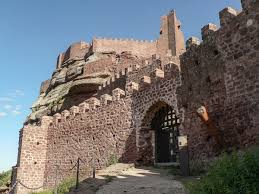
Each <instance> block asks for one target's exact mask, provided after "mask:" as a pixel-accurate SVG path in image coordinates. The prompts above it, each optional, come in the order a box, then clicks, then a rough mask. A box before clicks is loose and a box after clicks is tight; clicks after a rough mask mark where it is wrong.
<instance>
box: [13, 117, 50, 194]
mask: <svg viewBox="0 0 259 194" xmlns="http://www.w3.org/2000/svg"><path fill="white" fill-rule="evenodd" d="M51 122H52V120H51V117H46V116H44V117H43V118H42V120H41V123H39V124H37V125H36V124H35V125H27V126H24V127H23V129H22V130H21V131H20V144H19V155H18V163H17V166H18V168H17V169H16V171H17V173H16V174H17V175H16V177H15V179H16V180H17V181H21V182H20V183H18V184H17V187H16V191H17V193H24V194H25V193H29V192H31V191H32V190H31V189H27V188H25V187H24V186H22V185H21V184H25V185H26V186H29V187H32V188H43V180H44V173H45V170H46V169H45V164H46V159H47V157H46V156H47V155H46V154H47V143H48V141H47V133H48V126H49V124H50V123H51Z"/></svg>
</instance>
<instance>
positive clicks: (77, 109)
mask: <svg viewBox="0 0 259 194" xmlns="http://www.w3.org/2000/svg"><path fill="white" fill-rule="evenodd" d="M70 113H71V114H72V115H73V116H76V115H77V114H78V113H79V107H78V106H72V107H71V108H70Z"/></svg>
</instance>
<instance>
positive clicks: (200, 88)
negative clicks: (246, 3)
mask: <svg viewBox="0 0 259 194" xmlns="http://www.w3.org/2000/svg"><path fill="white" fill-rule="evenodd" d="M253 5H254V6H252V7H251V8H250V9H249V11H248V10H245V11H243V12H242V13H240V14H238V12H236V11H235V10H234V9H232V8H226V9H224V10H223V11H222V12H220V21H221V27H220V29H218V30H216V29H217V28H216V27H215V26H214V25H212V24H209V25H207V26H205V27H204V28H203V29H202V37H203V42H202V43H201V44H200V45H197V41H194V39H190V40H189V43H191V42H192V43H191V44H190V45H188V47H189V48H188V49H187V52H186V53H184V54H183V55H182V56H181V74H182V80H183V84H182V87H181V90H180V92H179V98H178V99H179V107H182V108H183V109H184V110H185V114H184V122H183V133H185V134H188V136H189V148H190V152H191V153H192V154H193V155H192V157H194V158H197V159H200V158H209V157H212V156H213V155H215V151H216V150H215V149H214V148H215V142H214V141H213V138H209V137H208V134H207V133H206V126H204V124H202V122H201V121H200V120H199V119H197V115H196V111H195V110H197V108H199V107H200V106H201V105H205V106H206V107H207V108H208V110H209V114H210V116H211V118H212V120H213V122H214V123H215V124H216V126H217V127H218V128H219V129H220V130H221V134H222V136H223V138H224V142H225V146H226V147H228V148H229V147H232V146H234V147H245V146H249V145H252V144H255V141H256V136H257V135H258V134H259V128H258V118H259V117H258V112H259V106H258V104H259V101H258V100H259V98H258V96H259V93H258V83H259V79H258V75H259V67H258V64H259V61H258V60H259V47H258V44H259V40H258V32H259V20H258V19H259V14H258V13H259V2H256V3H255V4H253ZM197 134H199V135H197Z"/></svg>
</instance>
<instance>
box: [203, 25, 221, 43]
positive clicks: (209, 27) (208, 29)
mask: <svg viewBox="0 0 259 194" xmlns="http://www.w3.org/2000/svg"><path fill="white" fill-rule="evenodd" d="M217 30H218V27H217V25H215V24H212V23H209V24H207V25H206V26H204V27H203V28H202V29H201V35H202V40H204V39H205V38H206V37H207V36H209V35H211V34H213V32H215V31H217Z"/></svg>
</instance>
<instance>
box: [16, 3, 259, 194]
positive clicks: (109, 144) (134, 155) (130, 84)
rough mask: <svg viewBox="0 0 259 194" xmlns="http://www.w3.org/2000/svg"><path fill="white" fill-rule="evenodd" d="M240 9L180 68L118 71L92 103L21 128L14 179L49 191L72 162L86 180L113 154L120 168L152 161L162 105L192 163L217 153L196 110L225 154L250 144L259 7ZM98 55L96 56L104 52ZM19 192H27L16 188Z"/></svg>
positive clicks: (152, 63) (258, 131) (193, 42)
mask: <svg viewBox="0 0 259 194" xmlns="http://www.w3.org/2000/svg"><path fill="white" fill-rule="evenodd" d="M242 5H243V6H244V7H243V8H244V11H243V12H241V13H239V12H237V11H235V10H234V9H232V8H226V9H224V10H223V11H222V12H220V23H221V27H220V28H219V29H218V28H217V27H216V26H215V25H213V24H209V25H206V26H205V27H204V28H202V38H203V42H202V43H201V44H199V41H198V40H197V39H195V38H191V39H189V40H188V41H187V50H186V52H185V53H183V54H182V55H181V56H180V61H179V62H178V60H174V59H171V60H168V64H166V65H165V66H164V64H163V63H162V62H161V60H160V59H159V57H156V56H155V55H154V56H153V59H147V60H146V61H143V63H141V64H135V63H132V64H127V66H125V68H126V69H125V68H124V66H123V65H122V67H121V69H122V70H121V69H120V68H118V71H117V72H115V75H113V76H112V77H111V79H109V80H107V81H106V82H105V83H104V84H103V85H102V86H101V87H99V90H98V93H97V94H96V96H95V97H97V98H98V99H97V98H88V97H86V96H80V101H81V103H80V104H79V105H78V106H73V107H71V109H69V110H65V111H63V112H61V114H60V113H57V114H55V115H53V117H43V118H42V122H41V124H39V125H27V126H24V128H23V129H22V130H21V137H20V138H21V139H20V148H19V157H18V168H17V178H16V180H18V179H19V180H21V181H23V182H24V183H25V184H26V185H28V186H32V187H37V186H40V185H41V184H44V187H45V188H48V187H53V185H54V182H55V179H56V178H57V179H58V180H59V181H61V180H63V179H64V178H66V177H69V176H70V175H71V173H72V174H73V173H75V172H74V171H71V172H70V171H69V169H70V168H72V167H73V165H74V164H75V162H76V160H77V158H78V157H80V158H82V160H83V161H85V163H84V164H82V165H83V167H82V168H83V169H84V170H83V169H82V172H84V173H85V174H86V175H87V174H88V173H89V172H90V171H91V168H92V165H93V163H94V165H95V166H96V167H97V168H103V167H105V166H106V165H107V163H108V162H109V159H110V158H111V157H113V156H114V155H116V156H117V157H118V158H119V160H120V161H123V162H139V161H142V162H143V163H152V162H154V148H155V144H154V130H152V129H151V125H150V123H151V120H152V119H153V117H154V115H155V113H156V111H157V110H159V109H160V108H161V107H163V106H165V105H170V106H171V107H172V108H173V109H174V110H175V111H176V113H177V116H178V118H180V121H181V126H180V134H183V135H188V147H189V152H190V157H191V159H199V160H201V159H207V158H211V157H214V156H215V155H217V154H218V153H217V151H218V150H216V149H215V147H216V146H215V145H216V144H215V142H214V140H213V138H209V136H208V134H207V132H206V126H205V125H204V124H203V123H202V122H201V120H200V119H199V118H198V116H197V113H196V110H197V108H199V107H200V106H202V105H203V106H206V107H207V108H208V111H209V114H210V117H211V118H212V121H213V123H214V124H215V125H216V126H217V127H218V128H219V129H220V131H221V134H222V136H223V139H224V145H225V147H226V148H230V147H238V148H243V147H246V146H249V145H253V144H255V141H256V136H258V135H259V128H258V126H259V119H258V118H259V115H258V113H259V101H258V100H259V93H258V91H259V79H258V75H259V66H258V64H259V39H258V37H259V33H258V32H259V14H258V13H259V2H258V1H256V2H252V1H248V0H247V1H245V0H243V1H242ZM251 5H252V6H251ZM95 40H97V39H95ZM102 41H104V40H101V42H102ZM97 42H98V40H97ZM122 42H123V41H122ZM105 44H106V43H105ZM147 44H151V43H147ZM111 45H112V44H111ZM93 47H94V44H93ZM104 48H108V45H106V46H105V47H104ZM114 48H116V47H114ZM121 48H123V47H121ZM132 48H133V47H132ZM127 49H130V48H127ZM104 50H105V51H104ZM104 50H103V51H100V50H99V51H98V52H108V50H106V49H104ZM123 51H124V49H123ZM129 51H131V50H129ZM136 51H137V50H136ZM118 52H120V51H118ZM149 53H150V51H149ZM140 54H141V55H143V56H144V55H145V53H144V54H143V53H140ZM154 54H155V53H154ZM149 57H150V54H149ZM99 65H100V67H99V66H96V69H94V66H95V65H92V67H93V70H89V71H92V73H93V72H94V71H96V72H98V71H99V70H100V69H102V67H104V65H105V63H103V64H99ZM85 68H86V67H85ZM104 68H105V67H104ZM123 69H124V70H123ZM86 71H87V69H86ZM44 88H45V87H43V89H44ZM115 88H117V89H115ZM83 98H85V100H83ZM35 162H36V163H35ZM57 165H58V166H59V170H58V172H59V173H58V177H56V174H55V173H56V170H57V169H56V168H57V167H56V166H57ZM34 175H36V176H35V177H36V178H34ZM17 191H18V192H17V193H18V194H25V193H27V191H28V190H26V189H24V188H23V187H21V186H18V187H17Z"/></svg>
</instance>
